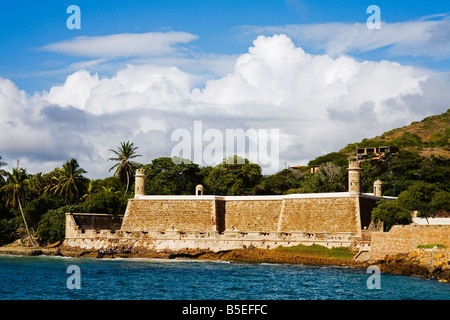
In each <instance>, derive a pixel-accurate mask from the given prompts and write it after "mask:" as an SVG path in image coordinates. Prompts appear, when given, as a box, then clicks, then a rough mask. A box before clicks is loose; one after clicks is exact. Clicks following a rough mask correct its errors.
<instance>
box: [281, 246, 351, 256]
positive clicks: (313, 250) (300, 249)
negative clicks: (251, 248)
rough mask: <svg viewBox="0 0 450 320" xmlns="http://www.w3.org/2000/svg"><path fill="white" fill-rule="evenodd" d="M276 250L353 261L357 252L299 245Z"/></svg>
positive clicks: (347, 249) (341, 248)
mask: <svg viewBox="0 0 450 320" xmlns="http://www.w3.org/2000/svg"><path fill="white" fill-rule="evenodd" d="M275 250H278V251H283V252H291V253H298V254H302V255H307V256H314V257H325V258H335V259H351V258H353V257H354V256H355V252H352V251H351V250H350V249H349V248H347V247H336V248H331V249H328V248H326V247H324V246H321V245H318V244H313V245H310V246H306V245H301V244H300V245H298V246H292V247H281V246H280V247H278V248H276V249H275Z"/></svg>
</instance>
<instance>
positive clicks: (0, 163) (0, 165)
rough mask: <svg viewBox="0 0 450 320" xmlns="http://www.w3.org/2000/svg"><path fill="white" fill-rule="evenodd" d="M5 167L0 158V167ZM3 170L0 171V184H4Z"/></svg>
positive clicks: (0, 157)
mask: <svg viewBox="0 0 450 320" xmlns="http://www.w3.org/2000/svg"><path fill="white" fill-rule="evenodd" d="M4 166H6V162H3V161H2V156H0V167H4ZM4 172H5V170H0V182H4V181H5V179H4V178H3V176H4V175H5V174H4Z"/></svg>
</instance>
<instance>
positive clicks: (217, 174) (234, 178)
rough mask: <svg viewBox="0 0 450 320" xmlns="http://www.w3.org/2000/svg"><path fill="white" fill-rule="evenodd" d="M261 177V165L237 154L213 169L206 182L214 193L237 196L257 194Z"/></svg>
mask: <svg viewBox="0 0 450 320" xmlns="http://www.w3.org/2000/svg"><path fill="white" fill-rule="evenodd" d="M261 179H262V175H261V167H260V166H259V165H257V164H255V163H250V161H248V160H247V159H242V158H238V156H236V155H235V156H231V158H230V157H229V158H227V159H224V161H223V163H221V164H219V165H217V166H215V167H214V168H213V169H211V171H210V173H209V174H208V176H207V177H206V179H205V182H206V185H207V187H208V190H210V192H212V193H213V194H217V195H229V196H235V195H251V194H255V187H256V186H257V185H258V184H259V183H260V182H261Z"/></svg>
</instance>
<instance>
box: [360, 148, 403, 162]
mask: <svg viewBox="0 0 450 320" xmlns="http://www.w3.org/2000/svg"><path fill="white" fill-rule="evenodd" d="M398 151H399V149H398V148H397V147H390V146H385V147H365V148H357V149H356V160H364V159H365V158H367V156H369V155H374V157H373V158H371V159H380V158H382V157H384V156H386V155H392V154H396V153H397V152H398Z"/></svg>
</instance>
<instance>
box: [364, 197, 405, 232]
mask: <svg viewBox="0 0 450 320" xmlns="http://www.w3.org/2000/svg"><path fill="white" fill-rule="evenodd" d="M372 221H373V222H378V221H383V228H384V231H389V230H390V229H391V227H392V226H393V225H396V224H410V223H411V222H412V217H411V214H410V212H409V211H408V210H407V209H405V208H403V207H402V206H401V205H399V203H398V202H397V200H394V201H386V200H380V201H379V202H378V206H377V207H376V208H375V209H373V210H372Z"/></svg>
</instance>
